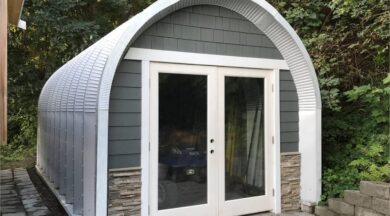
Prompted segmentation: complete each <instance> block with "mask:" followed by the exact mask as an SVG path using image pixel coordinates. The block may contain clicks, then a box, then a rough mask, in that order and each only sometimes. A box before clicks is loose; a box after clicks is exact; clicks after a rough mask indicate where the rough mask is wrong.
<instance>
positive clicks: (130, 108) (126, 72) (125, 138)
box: [108, 60, 141, 168]
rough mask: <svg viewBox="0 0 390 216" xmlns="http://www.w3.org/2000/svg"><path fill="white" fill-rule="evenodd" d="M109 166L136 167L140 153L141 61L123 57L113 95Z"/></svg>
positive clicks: (109, 134)
mask: <svg viewBox="0 0 390 216" xmlns="http://www.w3.org/2000/svg"><path fill="white" fill-rule="evenodd" d="M108 126H109V129H108V167H109V168H121V167H134V166H139V164H140V152H141V62H140V61H128V60H123V61H122V62H121V64H120V65H119V67H118V69H117V71H116V74H115V77H114V81H113V83H112V89H111V95H110V113H109V123H108Z"/></svg>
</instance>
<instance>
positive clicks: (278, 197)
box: [272, 69, 282, 214]
mask: <svg viewBox="0 0 390 216" xmlns="http://www.w3.org/2000/svg"><path fill="white" fill-rule="evenodd" d="M272 79H273V80H272V83H273V91H272V94H273V97H272V98H273V101H272V102H273V110H272V114H273V127H274V128H273V136H274V143H273V145H274V146H273V148H272V149H273V151H274V152H273V154H274V157H273V160H274V167H273V168H274V171H273V175H274V178H273V184H274V185H273V187H274V190H275V194H274V196H275V202H274V213H275V214H280V213H281V212H282V189H281V187H282V186H281V178H282V176H281V171H280V169H281V168H280V163H281V161H280V156H281V154H282V153H281V152H280V70H278V69H275V70H274V71H273V73H272Z"/></svg>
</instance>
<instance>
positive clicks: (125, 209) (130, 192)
mask: <svg viewBox="0 0 390 216" xmlns="http://www.w3.org/2000/svg"><path fill="white" fill-rule="evenodd" d="M108 185H109V186H108V189H109V192H108V215H117V216H119V215H121V216H127V215H129V216H130V215H131V216H137V215H141V169H140V168H128V169H112V170H110V171H109V179H108Z"/></svg>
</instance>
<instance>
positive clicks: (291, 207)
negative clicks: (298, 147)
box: [280, 152, 301, 212]
mask: <svg viewBox="0 0 390 216" xmlns="http://www.w3.org/2000/svg"><path fill="white" fill-rule="evenodd" d="M280 166H281V168H280V169H281V170H280V173H281V184H282V185H281V193H282V211H283V212H286V211H298V210H299V209H300V199H301V196H300V176H301V155H300V153H299V152H294V153H281V155H280Z"/></svg>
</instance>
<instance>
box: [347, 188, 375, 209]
mask: <svg viewBox="0 0 390 216" xmlns="http://www.w3.org/2000/svg"><path fill="white" fill-rule="evenodd" d="M344 201H345V202H347V203H349V204H352V205H355V206H360V207H363V208H371V207H372V204H371V203H372V197H371V196H368V195H366V194H362V193H360V191H357V190H345V191H344Z"/></svg>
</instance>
